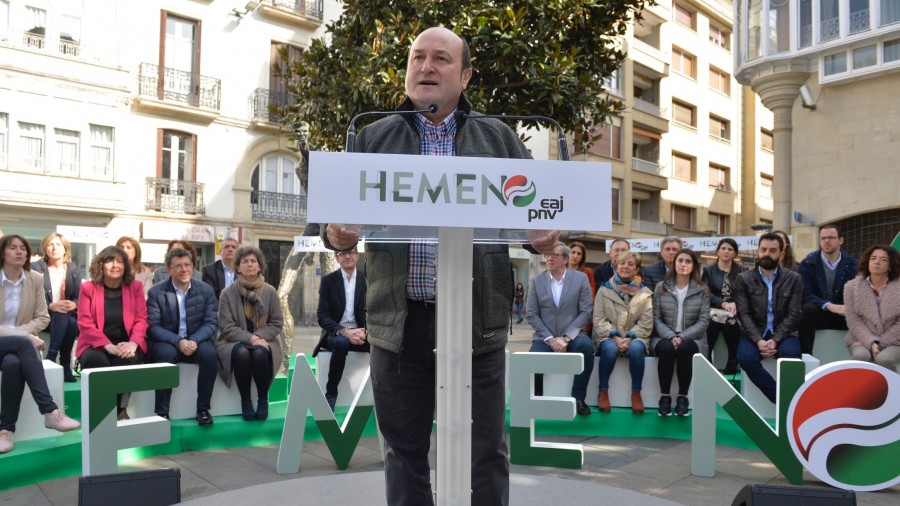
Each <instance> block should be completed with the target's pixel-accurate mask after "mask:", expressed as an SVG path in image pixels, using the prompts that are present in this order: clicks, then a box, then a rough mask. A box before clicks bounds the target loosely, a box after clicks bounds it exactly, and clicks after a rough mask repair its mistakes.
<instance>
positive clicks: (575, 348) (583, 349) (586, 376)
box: [528, 333, 594, 401]
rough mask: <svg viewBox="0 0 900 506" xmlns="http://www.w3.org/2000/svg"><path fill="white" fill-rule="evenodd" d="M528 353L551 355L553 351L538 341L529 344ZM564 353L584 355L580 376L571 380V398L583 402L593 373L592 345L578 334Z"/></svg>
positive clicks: (587, 339)
mask: <svg viewBox="0 0 900 506" xmlns="http://www.w3.org/2000/svg"><path fill="white" fill-rule="evenodd" d="M528 351H540V352H547V353H552V352H553V349H552V348H550V345H549V344H547V343H545V342H544V341H543V340H541V339H538V340H536V341H532V342H531V349H529V350H528ZM566 353H581V354H582V355H584V370H583V371H581V374H576V375H575V379H574V380H572V397H574V398H575V400H576V401H583V400H584V398H585V396H586V395H587V385H588V382H589V381H590V380H591V373H592V372H594V343H593V342H591V339H590V338H589V337H588V336H587V334H585V333H581V334H578V337H576V338H575V339H572V342H570V343H569V347H568V348H567V349H566Z"/></svg>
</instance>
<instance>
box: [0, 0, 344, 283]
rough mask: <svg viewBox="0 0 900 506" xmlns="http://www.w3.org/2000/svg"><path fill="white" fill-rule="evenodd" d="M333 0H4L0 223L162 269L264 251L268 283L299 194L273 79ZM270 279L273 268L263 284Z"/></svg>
mask: <svg viewBox="0 0 900 506" xmlns="http://www.w3.org/2000/svg"><path fill="white" fill-rule="evenodd" d="M338 13H339V6H338V4H337V3H336V2H330V1H329V2H325V1H323V0H263V1H251V2H246V3H245V2H244V1H243V0H240V1H238V0H235V1H231V2H222V1H217V2H211V1H178V0H168V1H167V0H160V1H147V2H132V1H126V0H65V1H54V0H0V62H3V63H2V64H0V174H2V179H3V184H2V185H0V232H3V233H20V234H22V235H24V236H26V237H27V238H28V239H29V240H30V241H31V243H32V245H34V246H36V245H37V244H39V241H40V238H41V237H42V236H43V235H44V234H46V233H47V232H50V231H55V230H59V231H61V232H63V233H64V234H65V235H67V236H68V237H69V239H70V240H71V241H72V242H73V247H74V253H75V257H76V261H77V262H78V263H79V264H81V265H82V266H85V265H86V264H87V262H89V260H90V258H91V257H92V256H93V254H94V253H96V251H97V250H98V248H102V247H103V246H105V245H108V244H111V243H114V242H115V241H116V239H117V238H118V237H119V236H122V235H129V236H133V237H136V238H138V239H139V240H140V242H141V244H142V247H143V255H144V261H145V262H149V263H151V264H152V263H161V262H162V257H163V253H164V251H165V245H166V242H167V241H169V240H170V239H175V238H181V239H188V240H191V241H193V242H194V243H195V244H196V245H197V247H198V250H199V251H200V256H201V258H200V259H199V262H200V263H208V262H210V261H212V260H213V259H214V258H215V254H216V247H217V246H216V244H217V242H218V241H220V240H221V239H222V238H224V237H227V236H231V237H237V238H239V239H240V240H241V241H242V242H243V243H245V244H254V245H258V246H260V247H261V248H262V249H263V250H264V252H265V253H266V254H267V256H268V257H269V265H268V267H269V271H270V281H274V284H276V286H277V281H278V280H277V276H278V275H279V274H280V271H281V266H282V265H283V261H284V258H285V257H286V255H287V254H288V253H289V252H290V250H291V248H292V244H293V243H292V238H293V237H294V236H295V235H298V234H299V232H300V231H302V229H303V227H304V226H305V221H306V219H305V209H306V205H305V193H304V191H303V189H302V188H301V187H300V183H299V180H298V179H297V177H296V174H295V172H294V169H295V167H296V165H297V163H298V157H297V155H296V153H295V152H294V151H293V150H292V148H293V147H294V146H293V141H292V139H291V136H290V132H289V131H288V130H286V129H284V128H282V127H280V126H279V125H278V124H277V122H276V118H275V117H274V115H273V114H271V113H270V108H269V106H270V105H283V104H284V103H285V102H286V101H287V100H289V99H290V97H288V95H287V94H286V93H285V90H284V87H283V86H282V85H281V83H279V82H278V80H277V79H274V78H272V77H271V66H272V64H273V62H276V61H277V60H278V59H279V58H281V56H280V55H281V54H284V53H283V52H280V51H281V50H284V51H286V54H287V58H295V57H296V56H297V55H299V53H300V52H301V51H302V50H303V48H304V47H306V46H307V45H308V44H309V43H310V40H311V39H312V38H314V37H316V36H319V35H321V34H322V33H323V31H324V22H325V21H326V20H328V19H330V18H333V17H335V16H337V14H338ZM271 276H275V279H272V278H271Z"/></svg>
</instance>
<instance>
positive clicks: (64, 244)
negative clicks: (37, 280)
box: [31, 232, 81, 383]
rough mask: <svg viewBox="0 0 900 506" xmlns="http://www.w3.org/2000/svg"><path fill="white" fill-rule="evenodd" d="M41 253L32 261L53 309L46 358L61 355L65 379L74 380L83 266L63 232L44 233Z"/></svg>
mask: <svg viewBox="0 0 900 506" xmlns="http://www.w3.org/2000/svg"><path fill="white" fill-rule="evenodd" d="M41 252H42V253H43V256H42V257H41V259H40V260H38V261H37V262H34V263H32V264H31V268H32V270H34V271H35V272H38V273H40V274H42V275H43V278H44V295H45V296H46V298H47V307H48V309H49V310H50V326H49V327H47V330H49V331H50V346H48V347H47V360H49V361H51V362H56V358H57V356H59V365H61V366H62V367H63V379H64V381H66V382H67V383H74V382H75V376H74V375H73V374H72V348H73V347H74V346H75V340H76V339H77V338H78V321H77V319H76V314H77V313H76V310H77V308H78V296H79V295H80V294H81V269H80V268H79V267H78V265H77V264H75V263H74V262H72V246H71V245H70V244H69V241H68V240H67V239H66V238H65V237H63V236H62V234H57V233H56V232H51V233H49V234H47V235H45V236H44V238H43V239H41Z"/></svg>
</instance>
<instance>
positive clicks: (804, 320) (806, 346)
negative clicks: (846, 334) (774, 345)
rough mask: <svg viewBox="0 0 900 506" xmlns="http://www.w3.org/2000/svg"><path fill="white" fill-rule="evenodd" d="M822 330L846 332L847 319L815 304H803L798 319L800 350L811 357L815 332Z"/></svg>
mask: <svg viewBox="0 0 900 506" xmlns="http://www.w3.org/2000/svg"><path fill="white" fill-rule="evenodd" d="M822 329H834V330H847V319H846V318H844V317H843V316H841V315H839V314H835V313H832V312H831V311H829V310H827V309H822V308H820V307H819V306H816V305H815V304H810V303H807V304H803V316H801V317H800V328H799V331H798V332H799V334H800V350H801V351H802V352H803V353H808V354H810V355H812V352H813V343H814V342H815V339H816V331H817V330H822Z"/></svg>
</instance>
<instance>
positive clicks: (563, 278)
mask: <svg viewBox="0 0 900 506" xmlns="http://www.w3.org/2000/svg"><path fill="white" fill-rule="evenodd" d="M569 253H570V250H569V247H568V246H566V245H565V244H562V243H559V244H557V245H556V247H555V248H554V249H553V253H548V254H546V255H544V258H545V259H546V262H547V270H546V271H544V272H542V273H540V274H538V275H537V276H535V277H534V278H533V279H532V280H531V284H530V285H529V286H528V309H527V318H528V323H529V324H530V325H531V327H532V328H533V329H534V336H533V337H532V342H531V349H530V350H528V351H541V352H556V353H581V354H582V355H583V356H584V370H583V371H582V372H581V373H580V374H577V375H576V376H575V379H574V380H573V381H572V397H574V398H575V408H576V411H577V412H578V414H579V415H589V414H591V409H590V408H589V407H588V405H587V404H586V403H585V402H584V398H585V395H586V394H587V385H588V381H590V379H591V373H592V372H593V371H594V343H593V342H592V341H591V339H590V338H589V337H588V335H587V334H586V333H585V332H584V328H585V326H587V324H588V322H589V321H591V311H592V309H593V304H592V303H591V285H590V283H589V282H588V278H587V275H585V274H584V273H583V272H580V271H576V270H572V269H569V268H567V267H566V266H567V265H568V264H569ZM535 390H536V392H535V393H536V394H538V395H541V394H543V377H540V378H538V377H536V378H535Z"/></svg>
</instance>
